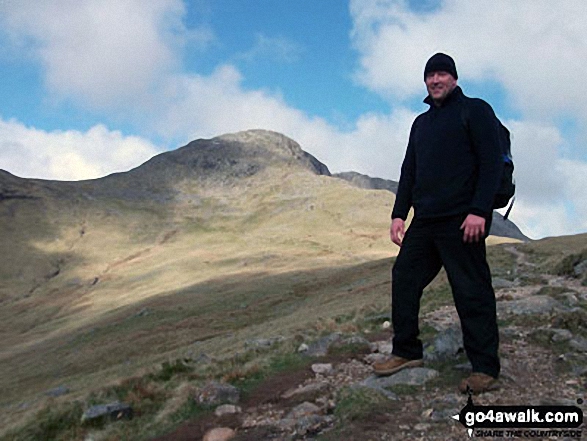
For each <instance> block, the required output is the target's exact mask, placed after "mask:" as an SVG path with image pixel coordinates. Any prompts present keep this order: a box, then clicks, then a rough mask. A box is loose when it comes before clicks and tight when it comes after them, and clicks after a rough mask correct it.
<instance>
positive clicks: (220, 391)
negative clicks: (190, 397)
mask: <svg viewBox="0 0 587 441" xmlns="http://www.w3.org/2000/svg"><path fill="white" fill-rule="evenodd" d="M195 399H196V402H198V403H202V404H208V405H216V404H222V403H231V404H236V403H238V401H239V399H240V393H239V390H238V389H237V388H236V387H234V386H232V385H230V384H225V383H218V382H217V381H211V382H209V383H207V384H205V385H204V386H203V387H202V388H201V389H200V390H198V392H197V393H196V397H195Z"/></svg>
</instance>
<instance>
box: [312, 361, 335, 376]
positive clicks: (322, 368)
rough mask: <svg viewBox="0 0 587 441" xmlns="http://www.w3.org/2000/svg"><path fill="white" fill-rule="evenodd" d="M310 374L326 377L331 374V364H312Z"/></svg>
mask: <svg viewBox="0 0 587 441" xmlns="http://www.w3.org/2000/svg"><path fill="white" fill-rule="evenodd" d="M312 372H314V373H315V374H320V375H328V374H331V373H332V364H331V363H314V364H313V365H312Z"/></svg>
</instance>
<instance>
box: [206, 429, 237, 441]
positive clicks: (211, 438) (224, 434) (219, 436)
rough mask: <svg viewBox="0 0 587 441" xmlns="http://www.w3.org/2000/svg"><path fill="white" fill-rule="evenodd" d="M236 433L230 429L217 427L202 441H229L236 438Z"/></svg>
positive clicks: (207, 433)
mask: <svg viewBox="0 0 587 441" xmlns="http://www.w3.org/2000/svg"><path fill="white" fill-rule="evenodd" d="M235 435H236V432H235V431H234V430H233V429H231V428H229V427H217V428H215V429H212V430H209V431H208V432H206V434H205V435H204V438H202V441H228V440H229V439H232V438H234V437H235Z"/></svg>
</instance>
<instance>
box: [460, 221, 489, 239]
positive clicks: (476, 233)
mask: <svg viewBox="0 0 587 441" xmlns="http://www.w3.org/2000/svg"><path fill="white" fill-rule="evenodd" d="M461 230H465V232H464V234H463V242H467V243H471V242H479V240H480V239H482V238H483V236H484V235H485V219H484V218H483V217H481V216H477V215H475V214H469V215H468V216H467V218H466V219H465V221H464V222H463V224H462V225H461Z"/></svg>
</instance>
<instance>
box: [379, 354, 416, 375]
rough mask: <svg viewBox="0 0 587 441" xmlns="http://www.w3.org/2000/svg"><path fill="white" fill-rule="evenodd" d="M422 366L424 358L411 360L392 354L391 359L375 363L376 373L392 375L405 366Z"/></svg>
mask: <svg viewBox="0 0 587 441" xmlns="http://www.w3.org/2000/svg"><path fill="white" fill-rule="evenodd" d="M418 366H422V359H419V360H409V359H407V358H402V357H398V356H397V355H392V356H391V358H390V359H389V360H386V361H379V362H377V363H373V371H374V372H375V375H391V374H395V373H396V372H397V371H400V370H402V369H405V368H410V367H418Z"/></svg>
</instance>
